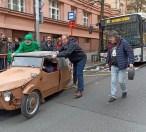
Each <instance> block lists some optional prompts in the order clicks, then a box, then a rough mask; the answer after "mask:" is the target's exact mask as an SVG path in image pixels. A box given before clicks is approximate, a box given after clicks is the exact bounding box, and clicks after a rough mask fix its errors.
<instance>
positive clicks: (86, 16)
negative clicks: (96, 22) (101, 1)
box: [83, 12, 88, 26]
mask: <svg viewBox="0 0 146 132" xmlns="http://www.w3.org/2000/svg"><path fill="white" fill-rule="evenodd" d="M83 25H84V26H88V12H83Z"/></svg>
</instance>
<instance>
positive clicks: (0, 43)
mask: <svg viewBox="0 0 146 132" xmlns="http://www.w3.org/2000/svg"><path fill="white" fill-rule="evenodd" d="M7 53H8V42H7V38H5V35H4V34H3V35H2V36H1V39H0V54H7ZM4 65H5V66H6V69H7V57H6V58H5V64H4V58H3V56H0V70H3V69H4Z"/></svg>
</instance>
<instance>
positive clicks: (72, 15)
mask: <svg viewBox="0 0 146 132" xmlns="http://www.w3.org/2000/svg"><path fill="white" fill-rule="evenodd" d="M75 20H76V12H75V11H71V12H68V21H75Z"/></svg>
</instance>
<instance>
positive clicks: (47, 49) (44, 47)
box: [41, 41, 57, 51]
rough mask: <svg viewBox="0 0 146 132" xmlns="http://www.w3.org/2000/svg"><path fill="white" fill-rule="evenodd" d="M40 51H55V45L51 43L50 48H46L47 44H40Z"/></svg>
mask: <svg viewBox="0 0 146 132" xmlns="http://www.w3.org/2000/svg"><path fill="white" fill-rule="evenodd" d="M41 51H57V45H56V43H55V42H54V41H52V43H51V45H50V47H49V46H48V42H47V41H46V42H45V43H43V44H42V46H41Z"/></svg>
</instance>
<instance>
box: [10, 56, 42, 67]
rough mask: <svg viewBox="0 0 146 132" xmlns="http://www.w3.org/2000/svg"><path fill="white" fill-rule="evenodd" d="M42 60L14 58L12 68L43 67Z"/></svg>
mask: <svg viewBox="0 0 146 132" xmlns="http://www.w3.org/2000/svg"><path fill="white" fill-rule="evenodd" d="M42 60H43V58H40V57H14V59H13V63H12V66H21V67H41V65H42Z"/></svg>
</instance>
